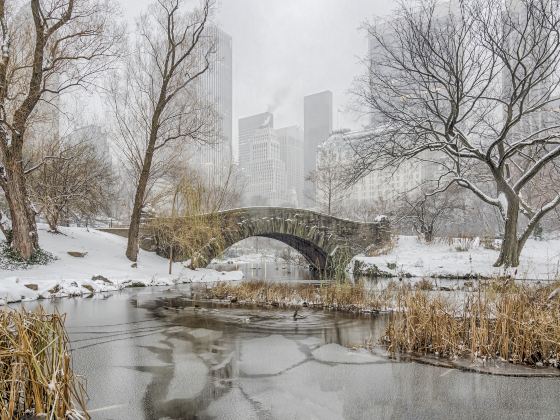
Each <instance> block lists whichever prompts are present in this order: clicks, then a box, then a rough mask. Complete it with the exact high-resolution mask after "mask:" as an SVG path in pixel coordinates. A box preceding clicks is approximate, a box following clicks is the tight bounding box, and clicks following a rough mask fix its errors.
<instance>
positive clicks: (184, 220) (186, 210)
mask: <svg viewBox="0 0 560 420" xmlns="http://www.w3.org/2000/svg"><path fill="white" fill-rule="evenodd" d="M167 197H168V199H169V202H168V203H167V204H168V208H169V210H168V214H167V215H165V216H164V217H158V218H155V219H153V220H151V221H149V222H148V228H149V229H150V231H151V232H152V233H153V235H154V237H155V239H156V242H157V249H158V253H160V254H162V255H165V256H167V257H168V258H169V274H171V272H172V266H173V261H185V260H189V259H190V266H191V267H199V266H203V265H205V264H207V263H208V262H209V261H207V260H206V255H209V252H208V251H212V252H211V253H212V254H213V255H218V254H220V253H221V252H222V251H224V249H225V247H226V240H225V236H224V231H226V230H227V227H228V224H229V223H230V222H229V220H228V219H227V218H224V217H223V216H222V215H221V214H220V211H221V210H224V209H225V208H231V207H233V206H235V205H236V204H237V203H238V201H239V197H240V192H239V190H238V186H237V185H236V184H235V183H234V182H233V171H232V169H231V168H230V169H229V171H228V173H227V174H226V176H225V178H224V181H223V182H221V183H219V184H217V183H214V182H211V181H210V180H208V179H207V178H205V177H203V176H201V175H200V174H198V173H196V172H195V171H184V172H183V175H182V176H180V177H178V178H177V182H176V183H174V184H173V185H171V186H170V188H169V189H168V196H167Z"/></svg>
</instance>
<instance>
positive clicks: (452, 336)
mask: <svg viewBox="0 0 560 420" xmlns="http://www.w3.org/2000/svg"><path fill="white" fill-rule="evenodd" d="M496 283H497V282H490V283H489V284H488V285H487V286H486V287H479V288H478V291H477V292H474V293H465V294H463V295H462V296H457V295H452V296H448V295H447V296H445V295H442V294H439V293H430V292H425V291H421V290H416V291H409V292H404V293H401V294H400V295H399V298H398V304H397V308H396V309H397V310H396V311H395V312H394V313H393V314H392V315H391V318H390V321H389V323H388V324H387V329H386V335H385V337H383V339H382V341H383V342H384V343H386V344H387V346H388V350H389V351H390V352H393V353H395V352H415V353H423V354H427V353H431V354H438V355H441V356H447V357H455V356H459V357H460V356H463V357H464V356H471V357H473V358H474V357H481V358H493V359H502V360H507V361H510V362H512V363H523V364H530V365H535V364H537V365H541V364H542V365H554V366H557V365H558V363H559V361H560V302H559V300H558V299H556V300H548V299H547V297H548V296H549V295H550V294H551V292H552V290H554V289H555V288H556V287H558V284H555V285H549V286H529V285H511V284H510V285H507V286H499V285H497V284H496Z"/></svg>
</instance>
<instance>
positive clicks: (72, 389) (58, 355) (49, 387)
mask: <svg viewBox="0 0 560 420" xmlns="http://www.w3.org/2000/svg"><path fill="white" fill-rule="evenodd" d="M64 318H65V317H64V315H59V314H47V313H45V312H44V310H43V309H42V308H39V309H38V310H37V311H35V312H28V311H25V310H0V418H1V419H2V420H8V419H19V418H35V417H39V418H49V419H53V418H56V419H62V418H65V419H85V418H89V416H88V415H87V413H86V410H85V403H84V397H85V392H84V389H83V387H82V386H81V385H80V384H79V383H78V380H77V378H76V376H75V375H74V373H73V372H72V367H71V360H70V352H69V345H68V336H67V335H66V332H65V329H64Z"/></svg>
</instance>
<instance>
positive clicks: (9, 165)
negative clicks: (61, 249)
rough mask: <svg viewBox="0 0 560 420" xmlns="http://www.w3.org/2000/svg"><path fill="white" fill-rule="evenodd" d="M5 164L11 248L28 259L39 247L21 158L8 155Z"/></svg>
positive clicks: (33, 213)
mask: <svg viewBox="0 0 560 420" xmlns="http://www.w3.org/2000/svg"><path fill="white" fill-rule="evenodd" d="M5 164H6V182H5V189H6V190H5V196H6V201H7V202H8V207H9V209H10V218H11V221H12V248H14V249H15V250H16V252H17V253H18V254H19V255H20V256H21V257H22V258H23V259H26V260H28V259H29V258H30V257H31V255H32V254H33V251H35V250H36V249H38V248H39V240H38V236H37V224H36V222H35V212H34V211H33V209H32V207H31V203H30V202H29V200H28V198H27V197H28V196H27V191H26V187H25V175H24V171H23V165H22V159H21V158H18V157H17V156H10V157H8V158H7V159H6V162H5Z"/></svg>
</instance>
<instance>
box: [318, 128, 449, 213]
mask: <svg viewBox="0 0 560 420" xmlns="http://www.w3.org/2000/svg"><path fill="white" fill-rule="evenodd" d="M380 134H381V129H379V128H378V129H368V130H363V131H349V130H339V131H337V132H335V133H333V134H332V135H331V136H330V137H329V138H328V139H327V140H326V141H325V142H323V143H322V144H321V145H320V146H319V148H318V154H317V159H318V160H317V163H316V165H317V167H318V168H321V167H328V164H326V163H325V162H322V161H321V159H324V158H325V157H328V158H330V159H334V160H335V161H336V162H337V166H338V167H339V170H340V171H341V174H340V176H341V177H342V176H343V175H344V174H343V172H344V171H345V169H344V167H345V166H346V165H352V162H353V161H354V159H355V157H354V155H353V149H352V147H351V144H352V143H353V142H360V141H362V140H365V139H368V140H369V139H371V138H372V137H375V136H376V135H380ZM435 161H436V159H429V157H428V156H424V159H423V160H420V159H411V160H408V161H405V162H403V163H402V164H401V165H400V166H399V167H398V168H388V169H386V170H384V171H375V172H370V173H368V174H367V175H365V176H363V177H362V178H361V179H359V180H358V181H357V182H355V183H354V184H353V185H352V186H349V187H348V186H346V185H344V186H343V187H342V190H341V191H339V192H338V193H337V198H338V199H339V200H344V201H345V203H346V205H350V206H351V205H353V204H355V203H364V204H367V205H371V206H377V207H380V208H381V207H388V208H394V207H395V206H397V205H398V202H399V199H400V198H402V197H403V196H404V195H407V194H413V193H415V192H417V191H418V189H419V188H420V187H421V186H422V185H426V184H428V183H431V182H434V181H435V180H437V179H438V177H440V176H441V175H442V172H441V169H440V166H439V165H437V164H436V163H434V162H435ZM321 193H322V194H324V192H321ZM317 201H320V202H324V201H325V197H318V200H317Z"/></svg>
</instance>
